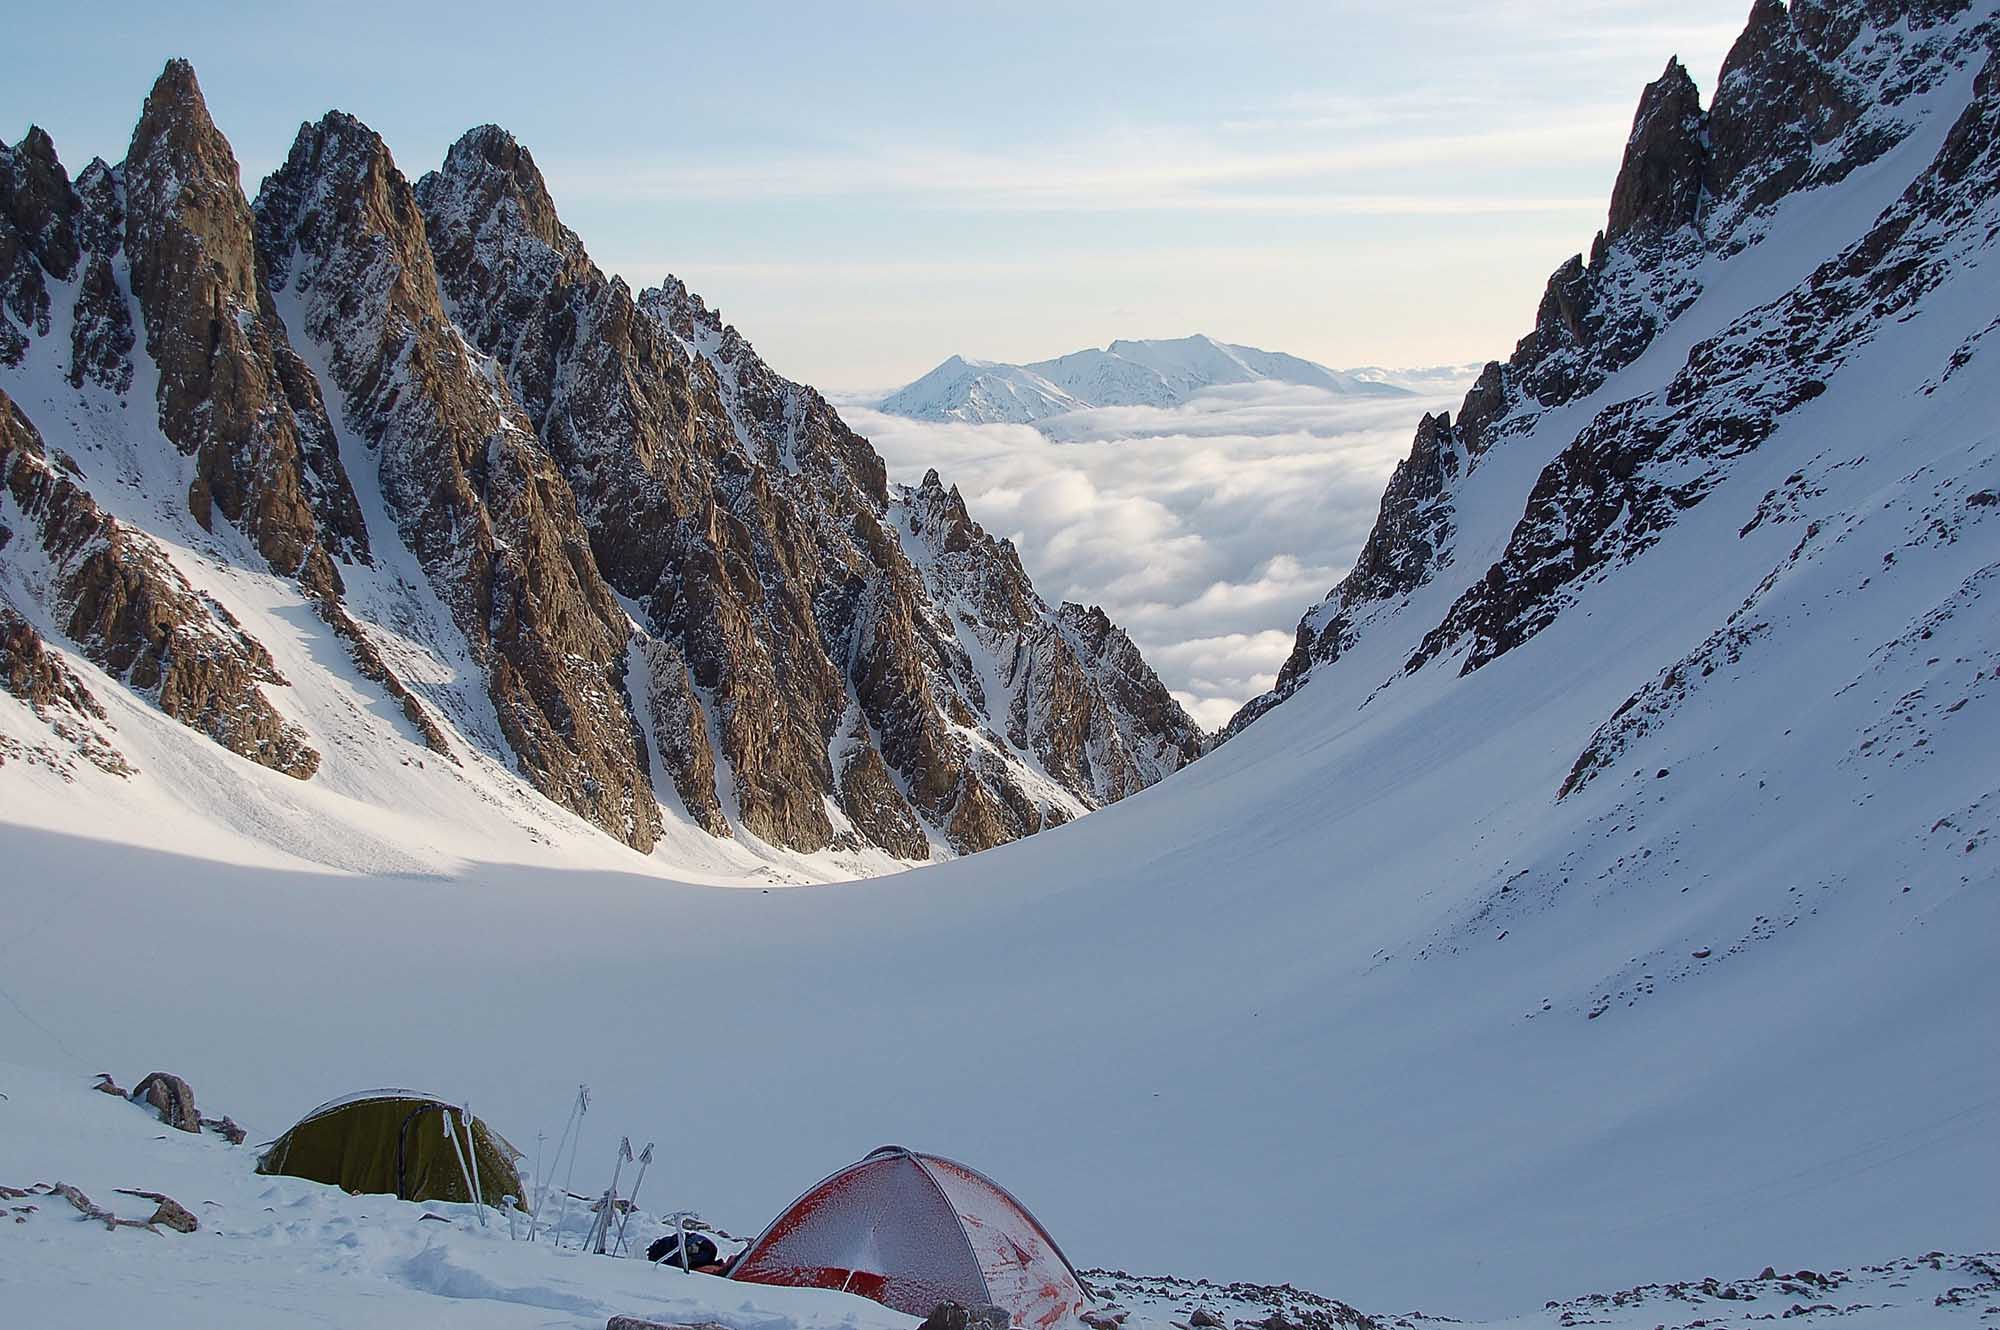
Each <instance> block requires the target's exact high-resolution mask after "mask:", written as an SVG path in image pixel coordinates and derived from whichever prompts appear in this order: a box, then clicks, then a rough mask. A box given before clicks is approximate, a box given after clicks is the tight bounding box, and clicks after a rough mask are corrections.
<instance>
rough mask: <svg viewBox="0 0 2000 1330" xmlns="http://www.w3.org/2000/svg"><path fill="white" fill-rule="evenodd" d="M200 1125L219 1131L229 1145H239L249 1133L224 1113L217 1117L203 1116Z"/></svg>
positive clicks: (246, 1138) (247, 1137)
mask: <svg viewBox="0 0 2000 1330" xmlns="http://www.w3.org/2000/svg"><path fill="white" fill-rule="evenodd" d="M201 1125H202V1126H204V1127H206V1128H208V1129H209V1130H210V1131H212V1132H217V1133H219V1134H220V1135H221V1136H222V1137H223V1138H224V1139H225V1140H227V1141H228V1142H229V1143H230V1144H231V1145H241V1144H243V1142H244V1141H246V1140H248V1139H249V1136H250V1133H249V1132H247V1131H245V1130H244V1129H243V1128H242V1127H240V1126H238V1125H237V1123H236V1119H235V1118H232V1117H230V1116H229V1115H228V1114H226V1113H225V1114H224V1115H223V1116H221V1117H219V1118H203V1119H202V1120H201Z"/></svg>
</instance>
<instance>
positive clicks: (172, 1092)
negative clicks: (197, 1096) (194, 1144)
mask: <svg viewBox="0 0 2000 1330" xmlns="http://www.w3.org/2000/svg"><path fill="white" fill-rule="evenodd" d="M131 1097H132V1099H133V1101H134V1102H135V1103H136V1102H139V1101H144V1102H145V1103H148V1104H151V1105H152V1106H153V1107H154V1108H155V1109H156V1110H158V1112H159V1114H160V1121H162V1122H164V1123H166V1124H167V1125H168V1126H169V1127H175V1128H178V1129H179V1130H181V1131H187V1132H199V1131H200V1130H201V1113H200V1111H199V1110H198V1109H196V1108H195V1106H194V1087H193V1086H191V1085H189V1084H188V1083H187V1082H186V1081H184V1080H182V1079H181V1078H180V1077H178V1076H176V1075H174V1074H173V1073H172V1072H166V1071H156V1072H153V1073H152V1074H151V1075H149V1076H147V1077H146V1079H145V1080H143V1081H140V1082H139V1084H138V1085H137V1086H135V1087H134V1088H133V1090H132V1096H131Z"/></svg>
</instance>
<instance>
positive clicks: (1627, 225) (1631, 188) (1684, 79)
mask: <svg viewBox="0 0 2000 1330" xmlns="http://www.w3.org/2000/svg"><path fill="white" fill-rule="evenodd" d="M1707 170H1708V120H1707V117H1706V116H1705V115H1704V114H1703V112H1702V109H1701V94H1700V93H1699V92H1698V91H1696V89H1695V86H1694V80H1693V79H1692V78H1690V77H1688V72H1687V69H1686V68H1685V67H1684V66H1683V65H1682V64H1681V62H1680V59H1679V57H1675V58H1674V59H1672V60H1669V61H1667V67H1666V70H1665V72H1663V73H1662V74H1661V75H1660V77H1659V78H1657V79H1655V80H1654V81H1653V82H1651V83H1649V84H1647V85H1646V90H1645V91H1644V92H1643V93H1641V94H1640V97H1639V109H1638V110H1637V111H1635V112H1634V113H1633V116H1632V133H1631V135H1630V136H1629V137H1628V138H1627V139H1626V141H1625V159H1624V161H1623V163H1622V164H1621V165H1620V166H1619V169H1618V180H1617V182H1616V183H1615V184H1614V185H1613V186H1612V189H1611V214H1610V218H1609V220H1608V221H1607V222H1606V223H1605V227H1604V235H1605V238H1606V239H1607V240H1616V239H1617V238H1618V237H1619V236H1621V235H1623V234H1625V233H1626V232H1628V231H1634V230H1638V231H1643V232H1645V233H1648V234H1654V235H1659V234H1665V233H1666V232H1669V231H1673V230H1676V229H1678V228H1679V227H1681V226H1684V225H1687V224H1689V223H1692V222H1694V221H1696V220H1697V219H1698V218H1699V215H1700V211H1701V199H1702V183H1703V180H1704V178H1705V176H1706V173H1707Z"/></svg>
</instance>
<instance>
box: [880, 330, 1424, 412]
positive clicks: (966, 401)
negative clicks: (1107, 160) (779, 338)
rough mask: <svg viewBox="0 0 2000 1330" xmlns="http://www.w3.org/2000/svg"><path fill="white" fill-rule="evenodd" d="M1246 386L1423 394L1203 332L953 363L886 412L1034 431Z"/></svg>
mask: <svg viewBox="0 0 2000 1330" xmlns="http://www.w3.org/2000/svg"><path fill="white" fill-rule="evenodd" d="M1415 373H1416V374H1417V375H1418V376H1420V377H1421V376H1425V375H1430V374H1432V373H1433V371H1429V370H1420V371H1415ZM1244 383H1289V384H1299V385H1303V386H1305V387H1310V388H1320V389H1323V390H1325V391H1326V392H1330V393H1336V394H1338V395H1340V396H1343V397H1403V396H1407V395H1409V394H1410V393H1411V392H1412V391H1413V390H1419V388H1418V385H1415V384H1411V385H1405V384H1403V383H1401V382H1400V381H1399V379H1398V372H1397V371H1391V370H1380V369H1369V370H1365V371H1360V372H1354V373H1349V372H1346V371H1342V370H1337V369H1328V368H1327V367H1326V366H1325V365H1318V364H1314V363H1313V362H1312V361H1310V360H1301V359H1300V358H1299V357H1297V356H1288V355H1285V354H1284V353H1282V352H1279V351H1263V350H1259V349H1258V348H1257V347H1254V346H1237V345H1234V344H1232V343H1229V342H1218V341H1216V340H1215V339H1214V338H1213V337H1205V336H1202V335H1200V334H1196V335H1195V336H1193V337H1174V338H1166V339H1155V340H1145V341H1126V340H1120V341H1116V342H1113V343H1112V344H1111V345H1110V346H1107V347H1105V348H1104V349H1102V350H1098V349H1097V348H1095V347H1092V348H1090V349H1088V350H1084V351H1073V352H1071V353H1070V354H1069V355H1066V356H1057V357H1056V358H1055V359H1053V360H1038V361H1035V362H1034V363H1033V364H1029V365H1009V364H1002V363H999V362H996V361H989V360H967V359H966V358H965V357H963V356H953V357H951V359H949V360H947V361H945V362H944V363H943V364H942V365H939V366H938V367H937V368H936V369H934V370H932V371H931V372H930V373H928V374H926V375H924V376H923V377H922V378H920V379H918V380H916V381H915V382H914V383H910V384H907V385H905V386H904V387H902V388H900V389H898V390H897V391H896V392H894V393H891V394H890V395H889V396H888V397H887V398H885V399H883V401H882V403H881V407H880V409H881V410H883V411H885V412H887V413H889V414H890V415H895V416H907V417H909V418H911V419H913V420H939V421H945V420H957V421H964V422H966V423H968V424H979V425H990V424H1015V425H1027V424H1033V423H1034V422H1035V421H1038V420H1045V419H1047V418H1049V417H1051V416H1059V415H1064V414H1066V413H1068V412H1071V411H1085V410H1089V409H1091V408H1093V407H1105V406H1159V407H1166V406H1176V405H1178V404H1179V403H1181V402H1184V401H1186V400H1187V399H1188V398H1190V397H1193V396H1195V395H1196V394H1198V393H1203V392H1206V391H1208V390H1209V389H1212V388H1223V387H1229V386H1231V385H1234V384H1244Z"/></svg>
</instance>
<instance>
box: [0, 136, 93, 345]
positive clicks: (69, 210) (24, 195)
mask: <svg viewBox="0 0 2000 1330" xmlns="http://www.w3.org/2000/svg"><path fill="white" fill-rule="evenodd" d="M79 211H80V209H79V205H78V203H77V198H76V193H75V191H73V190H72V189H71V188H70V183H69V176H68V174H67V173H66V172H64V170H63V167H62V163H61V162H60V161H58V160H57V159H56V149H55V144H54V143H52V142H50V140H49V136H48V135H47V134H46V133H44V132H43V131H42V129H41V128H40V127H39V126H30V127H29V129H28V132H27V135H26V136H25V137H23V138H22V140H21V141H20V142H19V143H17V144H15V145H14V146H13V147H11V148H9V147H7V146H6V145H5V144H0V364H8V365H11V364H18V363H19V362H20V359H21V357H22V355H24V354H25V353H26V351H27V348H28V339H29V338H30V337H40V336H46V335H47V334H48V331H49V289H48V282H49V279H51V278H53V279H54V280H56V281H59V282H61V281H68V280H69V278H70V277H71V276H72V275H74V273H75V271H76V263H77V258H78V256H79V250H78V247H77V234H76V221H77V214H78V212H79Z"/></svg>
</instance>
